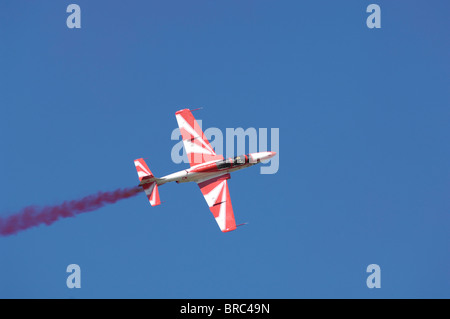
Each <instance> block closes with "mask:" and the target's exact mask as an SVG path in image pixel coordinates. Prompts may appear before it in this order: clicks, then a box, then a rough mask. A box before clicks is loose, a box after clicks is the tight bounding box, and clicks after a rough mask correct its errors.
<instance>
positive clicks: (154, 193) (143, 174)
mask: <svg viewBox="0 0 450 319" xmlns="http://www.w3.org/2000/svg"><path fill="white" fill-rule="evenodd" d="M134 165H135V166H136V171H137V173H138V177H139V181H140V182H141V183H140V184H139V186H142V188H143V189H144V191H145V194H146V195H147V197H148V201H149V202H150V205H152V206H157V205H159V204H161V200H160V199H159V191H158V183H157V178H156V177H155V176H154V175H153V173H152V171H151V170H150V168H148V166H147V164H146V163H145V161H144V159H143V158H139V159H137V160H135V161H134Z"/></svg>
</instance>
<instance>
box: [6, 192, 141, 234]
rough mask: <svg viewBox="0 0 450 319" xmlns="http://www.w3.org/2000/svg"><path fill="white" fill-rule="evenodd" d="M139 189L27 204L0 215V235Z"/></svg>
mask: <svg viewBox="0 0 450 319" xmlns="http://www.w3.org/2000/svg"><path fill="white" fill-rule="evenodd" d="M141 191H142V188H140V187H131V188H125V189H118V190H115V191H111V192H98V193H97V194H93V195H89V196H86V197H84V198H81V199H77V200H71V201H65V202H63V203H62V204H60V205H55V206H44V207H37V206H28V207H25V208H23V209H22V210H20V211H19V212H17V213H15V214H13V215H10V216H8V217H6V218H2V217H0V236H8V235H12V234H16V233H17V232H19V231H22V230H26V229H28V228H31V227H34V226H38V225H40V224H46V225H51V224H53V223H54V222H56V221H57V220H58V219H60V218H66V217H74V216H76V215H78V214H81V213H86V212H90V211H93V210H96V209H99V208H101V207H103V206H105V205H108V204H114V203H116V202H117V201H119V200H121V199H125V198H130V197H133V196H135V195H136V194H138V193H139V192H141Z"/></svg>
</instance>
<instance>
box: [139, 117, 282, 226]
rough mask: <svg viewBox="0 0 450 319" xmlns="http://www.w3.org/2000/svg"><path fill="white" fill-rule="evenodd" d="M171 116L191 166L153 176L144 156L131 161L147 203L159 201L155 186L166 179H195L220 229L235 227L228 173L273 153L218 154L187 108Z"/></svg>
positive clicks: (180, 181) (269, 156)
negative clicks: (234, 155) (232, 155)
mask: <svg viewBox="0 0 450 319" xmlns="http://www.w3.org/2000/svg"><path fill="white" fill-rule="evenodd" d="M175 116H176V118H177V122H178V126H179V128H180V132H181V136H182V138H183V145H184V148H185V150H186V153H187V157H188V159H189V163H190V165H191V168H189V169H184V170H182V171H179V172H176V173H173V174H170V175H167V176H164V177H161V178H157V177H155V176H154V175H153V173H152V172H151V171H150V169H149V168H148V166H147V164H146V163H145V161H144V159H142V158H139V159H137V160H135V161H134V165H136V170H137V173H138V176H139V180H140V184H139V186H142V187H143V189H144V191H145V194H146V195H147V197H148V199H149V201H150V204H151V205H152V206H156V205H159V204H161V201H160V199H159V192H158V186H160V185H163V184H165V183H169V182H177V183H184V182H196V183H197V184H198V186H199V187H200V190H201V191H202V193H203V196H204V197H205V200H206V203H207V204H208V206H209V209H210V210H211V212H212V213H213V215H214V218H215V219H216V222H217V224H218V225H219V227H220V230H221V231H222V232H229V231H232V230H235V229H236V222H235V220H234V214H233V207H232V206H231V200H230V192H229V191H228V183H227V180H228V179H230V173H231V172H234V171H237V170H240V169H242V168H246V167H249V166H253V165H255V164H257V163H259V162H261V161H264V160H268V159H270V158H271V157H273V156H275V155H276V153H275V152H259V153H250V154H248V155H240V156H236V157H234V158H228V159H224V158H223V156H222V155H217V154H216V153H215V152H214V149H213V148H212V147H211V145H210V144H209V141H208V139H207V138H206V137H205V135H204V133H203V131H202V130H201V128H200V126H199V125H198V123H197V121H196V120H195V118H194V116H193V115H192V113H191V110H189V109H184V110H180V111H178V112H176V113H175Z"/></svg>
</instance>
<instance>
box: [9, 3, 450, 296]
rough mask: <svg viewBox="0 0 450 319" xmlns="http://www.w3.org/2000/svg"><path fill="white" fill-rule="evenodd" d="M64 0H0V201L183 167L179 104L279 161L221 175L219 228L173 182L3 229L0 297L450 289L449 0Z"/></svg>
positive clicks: (48, 198) (46, 197) (197, 197)
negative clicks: (271, 134)
mask: <svg viewBox="0 0 450 319" xmlns="http://www.w3.org/2000/svg"><path fill="white" fill-rule="evenodd" d="M70 3H72V2H69V1H66V2H64V1H12V0H7V1H1V3H0V41H1V44H0V107H1V110H0V149H1V153H0V154H1V156H0V193H1V194H2V195H1V201H0V216H2V217H6V216H9V215H10V214H13V213H14V212H15V211H17V210H19V209H21V208H22V207H24V206H27V205H32V204H36V205H48V204H57V203H60V202H62V201H64V200H69V199H76V198H80V197H82V196H85V195H88V194H91V193H95V192H97V191H99V190H103V191H107V190H114V189H116V188H119V187H127V186H133V185H136V184H137V183H138V179H137V174H136V171H135V168H134V165H133V160H134V159H135V158H139V157H147V158H148V160H147V163H148V164H149V166H150V168H151V169H152V171H153V173H154V174H155V175H157V176H158V175H165V174H168V173H171V172H174V171H177V170H181V169H183V168H184V167H188V165H187V164H179V165H176V164H174V163H173V162H172V161H171V157H170V152H171V149H172V147H173V145H174V144H175V143H176V142H174V141H171V139H170V134H171V132H172V130H173V129H174V128H176V120H175V116H174V113H175V111H177V110H179V109H182V108H186V107H190V108H195V107H203V108H204V109H203V110H201V111H199V112H198V113H196V116H197V117H198V118H201V119H202V120H203V125H204V128H206V127H218V128H220V129H222V130H225V128H227V127H233V128H236V127H243V128H248V127H255V128H260V127H262V128H272V127H275V128H279V129H280V169H279V171H278V173H277V174H275V175H261V174H259V168H256V167H253V168H249V169H247V170H243V171H239V172H236V173H234V174H233V175H232V178H231V180H230V181H229V187H230V193H231V199H232V203H233V208H234V212H235V216H236V220H237V222H238V223H239V222H249V225H248V226H245V227H242V228H238V230H237V231H234V232H231V233H226V234H223V233H221V232H220V230H219V228H218V227H217V224H216V223H215V221H214V219H213V218H212V215H211V213H210V212H209V210H208V207H207V205H206V202H205V200H204V199H203V197H202V195H201V193H200V190H199V189H198V187H197V185H195V184H193V183H188V184H180V185H177V184H169V185H164V186H163V187H161V188H160V196H161V200H162V201H165V202H164V203H163V204H162V205H161V206H158V207H151V206H150V205H149V203H148V201H147V199H146V198H145V196H144V195H143V194H142V195H140V196H137V197H134V198H131V199H127V200H124V201H121V202H120V203H118V204H116V205H112V206H107V207H104V208H102V209H100V210H97V211H94V212H90V213H86V214H82V215H79V216H77V217H75V218H68V219H64V220H61V221H58V222H56V223H54V224H53V225H51V226H45V225H44V226H39V227H36V228H32V229H30V230H28V231H25V232H22V233H19V234H17V235H14V236H9V237H0V298H10V297H31V298H47V297H49V298H110V297H111V298H122V297H124V298H305V297H319V298H322V297H324V298H330V297H331V298H333V297H338V298H347V297H358V298H397V297H402V298H418V297H438V298H443V297H445V298H449V297H450V272H449V269H450V254H449V253H450V240H449V239H450V238H449V226H450V216H449V211H450V201H449V191H450V185H449V184H450V179H449V177H450V176H449V175H450V174H449V160H450V156H449V155H450V149H449V146H448V145H449V135H450V128H449V115H450V114H449V113H450V112H449V106H450V94H449V88H450V85H449V84H450V81H449V78H450V64H449V57H450V48H449V44H450V42H449V33H448V31H449V30H450V22H449V19H448V13H449V9H450V5H449V3H448V1H432V2H429V1H424V0H422V1H394V2H393V1H381V0H379V1H378V0H374V1H360V0H358V1H357V0H351V1H331V0H330V1H275V2H274V1H264V0H263V1H131V2H126V3H125V2H124V1H94V2H93V1H85V0H76V1H75V3H77V4H78V5H80V7H81V24H82V28H81V29H79V30H76V29H68V28H67V26H66V18H67V16H68V15H69V14H68V13H66V7H67V6H68V5H69V4H70ZM370 3H377V4H379V5H380V7H381V24H382V28H381V29H377V30H375V29H373V30H371V29H368V28H367V26H366V22H365V21H366V18H367V16H368V13H366V7H367V6H368V5H369V4H370ZM72 263H75V264H78V265H80V267H81V285H82V288H81V289H68V288H67V287H66V278H67V276H68V275H69V274H68V273H66V267H67V265H69V264H72ZM373 263H375V264H378V265H380V267H381V288H380V289H368V288H367V286H366V278H367V276H368V273H366V267H367V266H368V265H369V264H373Z"/></svg>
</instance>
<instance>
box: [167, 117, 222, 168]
mask: <svg viewBox="0 0 450 319" xmlns="http://www.w3.org/2000/svg"><path fill="white" fill-rule="evenodd" d="M175 117H176V119H177V122H178V127H179V128H180V133H181V136H182V138H183V145H184V150H185V151H186V154H187V157H188V160H189V164H190V165H191V167H192V166H195V165H198V164H202V163H205V162H209V161H213V160H222V159H223V156H222V155H217V154H216V152H214V149H213V148H212V147H211V144H209V141H208V139H207V138H206V136H205V134H204V133H203V131H202V128H201V127H200V126H199V125H198V123H197V121H196V120H195V118H194V116H193V115H192V113H191V111H190V110H189V109H184V110H180V111H178V112H176V113H175Z"/></svg>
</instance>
